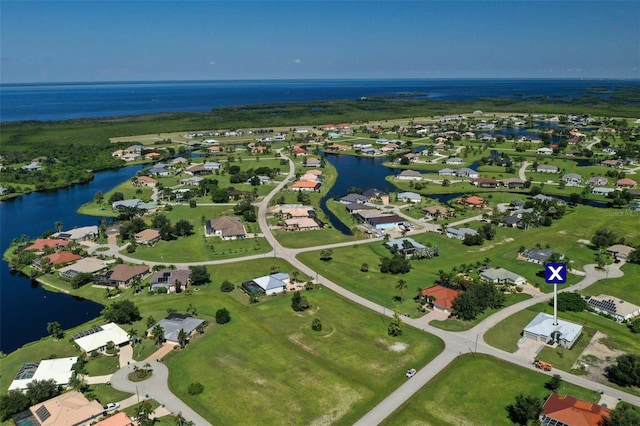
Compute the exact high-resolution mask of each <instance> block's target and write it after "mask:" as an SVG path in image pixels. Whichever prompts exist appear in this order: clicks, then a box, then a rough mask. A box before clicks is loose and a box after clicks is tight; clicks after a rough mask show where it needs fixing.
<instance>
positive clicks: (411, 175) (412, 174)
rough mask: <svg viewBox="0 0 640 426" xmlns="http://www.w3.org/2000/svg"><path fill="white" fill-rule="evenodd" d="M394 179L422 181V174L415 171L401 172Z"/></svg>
mask: <svg viewBox="0 0 640 426" xmlns="http://www.w3.org/2000/svg"><path fill="white" fill-rule="evenodd" d="M396 178H398V179H400V180H422V174H421V173H420V172H417V171H415V170H403V171H402V172H400V174H399V175H397V176H396Z"/></svg>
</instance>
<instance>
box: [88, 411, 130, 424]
mask: <svg viewBox="0 0 640 426" xmlns="http://www.w3.org/2000/svg"><path fill="white" fill-rule="evenodd" d="M135 425H137V423H135V424H134V423H133V421H131V419H130V418H129V416H127V413H125V412H124V411H119V412H117V413H115V414H114V415H112V416H109V417H107V418H106V419H104V420H101V421H99V422H98V423H96V424H95V425H93V426H135Z"/></svg>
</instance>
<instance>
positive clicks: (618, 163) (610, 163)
mask: <svg viewBox="0 0 640 426" xmlns="http://www.w3.org/2000/svg"><path fill="white" fill-rule="evenodd" d="M600 164H601V165H603V166H607V167H613V168H616V169H617V168H620V167H622V166H623V163H622V161H620V160H603V161H601V162H600Z"/></svg>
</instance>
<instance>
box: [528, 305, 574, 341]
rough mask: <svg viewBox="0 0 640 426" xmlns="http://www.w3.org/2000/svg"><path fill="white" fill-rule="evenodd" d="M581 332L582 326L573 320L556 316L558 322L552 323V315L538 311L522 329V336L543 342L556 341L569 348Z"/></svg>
mask: <svg viewBox="0 0 640 426" xmlns="http://www.w3.org/2000/svg"><path fill="white" fill-rule="evenodd" d="M581 334H582V326H581V325H579V324H575V323H573V322H569V321H565V320H562V319H560V318H558V323H557V324H554V323H553V315H550V314H545V313H544V312H540V313H538V315H536V317H535V318H534V319H533V320H531V322H530V323H529V324H527V326H526V327H525V328H524V330H522V335H523V337H525V338H527V339H532V340H535V341H538V342H543V343H545V344H554V343H557V344H558V345H559V346H561V347H563V348H565V349H571V347H572V346H573V344H574V343H575V342H576V341H577V340H578V338H579V337H580V335H581Z"/></svg>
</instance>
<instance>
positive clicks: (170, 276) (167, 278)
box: [149, 269, 191, 292]
mask: <svg viewBox="0 0 640 426" xmlns="http://www.w3.org/2000/svg"><path fill="white" fill-rule="evenodd" d="M190 277H191V270H189V269H161V270H159V271H157V272H154V273H153V275H151V279H150V280H149V290H151V291H154V290H157V289H159V288H166V289H167V291H168V292H172V291H175V290H176V284H177V283H180V284H181V285H182V288H185V287H187V285H188V283H189V279H190Z"/></svg>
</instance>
